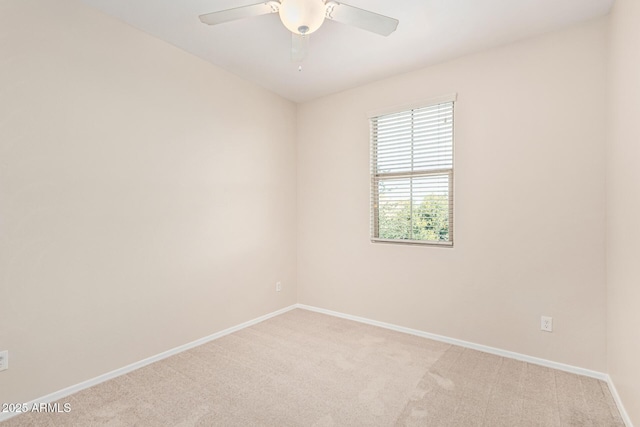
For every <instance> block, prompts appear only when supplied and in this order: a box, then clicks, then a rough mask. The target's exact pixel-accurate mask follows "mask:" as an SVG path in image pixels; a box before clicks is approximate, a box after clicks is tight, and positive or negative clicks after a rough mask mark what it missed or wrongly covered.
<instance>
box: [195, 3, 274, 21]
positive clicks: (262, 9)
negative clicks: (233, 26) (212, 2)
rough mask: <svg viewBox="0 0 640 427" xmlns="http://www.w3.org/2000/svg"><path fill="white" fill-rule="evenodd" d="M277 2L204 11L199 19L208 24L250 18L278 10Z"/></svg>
mask: <svg viewBox="0 0 640 427" xmlns="http://www.w3.org/2000/svg"><path fill="white" fill-rule="evenodd" d="M279 4H280V3H279V2H277V1H264V2H262V3H257V4H252V5H249V6H242V7H236V8H233V9H227V10H221V11H219V12H212V13H205V14H204V15H200V21H202V23H204V24H208V25H217V24H222V23H223V22H229V21H235V20H238V19H244V18H251V17H252V16H260V15H266V14H268V13H276V12H277V11H278V6H279Z"/></svg>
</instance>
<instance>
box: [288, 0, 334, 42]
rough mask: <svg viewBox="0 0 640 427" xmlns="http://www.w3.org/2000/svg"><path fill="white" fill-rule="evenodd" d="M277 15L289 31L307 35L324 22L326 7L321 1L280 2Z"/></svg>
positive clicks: (296, 0)
mask: <svg viewBox="0 0 640 427" xmlns="http://www.w3.org/2000/svg"><path fill="white" fill-rule="evenodd" d="M279 14H280V20H281V21H282V23H283V24H284V26H285V27H287V29H288V30H289V31H291V32H292V33H295V34H302V35H307V34H311V33H313V32H314V31H316V30H317V29H318V28H320V26H321V25H322V23H323V22H324V18H325V14H326V5H325V3H324V1H323V0H281V1H280V7H279Z"/></svg>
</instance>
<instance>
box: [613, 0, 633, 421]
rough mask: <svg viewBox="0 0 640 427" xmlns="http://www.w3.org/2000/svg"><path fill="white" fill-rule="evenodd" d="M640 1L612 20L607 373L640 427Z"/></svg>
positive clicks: (622, 5) (621, 7) (623, 1)
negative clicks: (639, 45)
mask: <svg viewBox="0 0 640 427" xmlns="http://www.w3.org/2000/svg"><path fill="white" fill-rule="evenodd" d="M639 22H640V2H638V1H637V0H617V1H616V4H615V6H614V9H613V12H612V15H611V39H610V50H611V52H610V72H609V79H610V98H609V100H610V104H609V106H610V120H611V121H610V123H611V125H610V134H609V141H608V152H607V287H608V299H607V301H608V310H607V313H608V317H607V340H608V347H607V350H608V371H609V373H610V375H611V377H612V378H613V381H614V384H615V385H616V388H617V389H618V392H619V393H620V396H621V398H622V401H623V403H624V405H625V408H626V410H627V412H628V413H629V415H630V417H631V419H632V421H633V422H634V424H635V425H640V362H639V361H640V227H639V225H638V219H639V218H640V165H639V164H638V162H639V160H640V121H639V114H640V55H639V54H638V42H640V26H639V25H638V23H639Z"/></svg>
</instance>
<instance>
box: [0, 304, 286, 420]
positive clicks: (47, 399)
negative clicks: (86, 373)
mask: <svg viewBox="0 0 640 427" xmlns="http://www.w3.org/2000/svg"><path fill="white" fill-rule="evenodd" d="M295 308H296V305H295V304H294V305H290V306H288V307H285V308H283V309H280V310H277V311H274V312H272V313H269V314H265V315H264V316H260V317H258V318H255V319H253V320H249V321H247V322H244V323H241V324H239V325H236V326H232V327H230V328H227V329H225V330H223V331H220V332H216V333H215V334H212V335H209V336H207V337H204V338H200V339H198V340H196V341H192V342H190V343H188V344H184V345H181V346H179V347H176V348H172V349H171V350H167V351H165V352H162V353H160V354H156V355H155V356H151V357H148V358H146V359H144V360H140V361H139V362H135V363H132V364H130V365H127V366H125V367H123V368H119V369H116V370H115V371H111V372H107V373H106V374H102V375H100V376H97V377H95V378H92V379H90V380H87V381H83V382H81V383H79V384H76V385H72V386H71V387H67V388H65V389H62V390H58V391H56V392H53V393H51V394H48V395H46V396H42V397H39V398H37V399H35V400H32V401H31V402H28V403H27V404H26V405H27V407H29V408H30V407H33V405H39V404H41V403H52V402H55V401H56V400H60V399H62V398H64V397H67V396H69V395H71V394H73V393H77V392H79V391H81V390H84V389H87V388H89V387H93V386H94V385H98V384H100V383H103V382H105V381H108V380H111V379H113V378H116V377H119V376H120V375H124V374H128V373H129V372H132V371H135V370H136V369H140V368H142V367H143V366H147V365H150V364H151V363H154V362H157V361H159V360H162V359H166V358H167V357H171V356H173V355H176V354H178V353H182V352H183V351H187V350H190V349H192V348H194V347H197V346H199V345H202V344H205V343H208V342H209V341H213V340H216V339H218V338H222V337H223V336H225V335H229V334H232V333H234V332H236V331H239V330H241V329H244V328H248V327H249V326H253V325H255V324H257V323H260V322H263V321H265V320H267V319H270V318H272V317H275V316H278V315H280V314H283V313H286V312H287V311H291V310H293V309H295ZM19 414H20V413H19V412H0V422H2V421H6V420H8V419H9V418H12V417H14V416H16V415H19Z"/></svg>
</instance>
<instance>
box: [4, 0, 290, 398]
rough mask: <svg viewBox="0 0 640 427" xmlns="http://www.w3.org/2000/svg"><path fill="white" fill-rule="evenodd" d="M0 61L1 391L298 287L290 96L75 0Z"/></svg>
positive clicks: (182, 334) (116, 358)
mask: <svg viewBox="0 0 640 427" xmlns="http://www.w3.org/2000/svg"><path fill="white" fill-rule="evenodd" d="M0 64H1V65H0V350H9V351H10V369H9V370H7V371H4V372H0V402H25V401H28V400H30V399H33V398H36V397H40V396H43V395H45V394H47V393H50V392H54V391H57V390H59V389H61V388H63V387H66V386H69V385H73V384H76V383H78V382H81V381H83V380H86V379H89V378H92V377H94V376H96V375H99V374H102V373H105V372H108V371H110V370H113V369H116V368H120V367H122V366H125V365H127V364H129V363H132V362H136V361H138V360H141V359H143V358H146V357H148V356H152V355H155V354H158V353H160V352H162V351H164V350H168V349H171V348H173V347H176V346H178V345H181V344H185V343H187V342H190V341H192V340H195V339H198V338H201V337H203V336H206V335H209V334H212V333H214V332H216V331H220V330H222V329H224V328H227V327H229V326H232V325H237V324H238V323H241V322H243V321H247V320H250V319H252V318H255V317H258V316H260V315H263V314H265V313H269V312H272V311H274V310H276V309H279V308H281V307H284V306H287V305H290V304H292V303H294V302H295V300H296V292H295V286H294V279H295V275H296V272H295V267H296V266H295V197H296V189H295V178H296V176H295V108H296V107H295V105H294V104H293V103H290V102H288V101H284V100H283V99H281V98H279V97H277V96H275V95H273V94H271V93H269V92H267V91H265V90H263V89H261V88H258V87H256V86H254V85H252V84H249V83H247V82H245V81H242V80H241V79H239V78H237V77H234V76H232V75H230V74H228V73H226V72H223V71H221V70H220V69H218V68H215V67H213V66H211V65H210V64H208V63H205V62H204V61H201V60H199V59H197V58H195V57H193V56H192V55H189V54H187V53H184V52H182V51H180V50H178V49H176V48H174V47H172V46H170V45H168V44H166V43H163V42H161V41H159V40H157V39H154V38H152V37H150V36H147V35H145V34H143V33H141V32H139V31H137V30H134V29H132V28H131V27H129V26H127V25H125V24H122V23H119V22H117V21H116V20H114V19H111V18H108V17H106V16H104V15H102V14H100V13H99V12H96V11H93V10H91V9H89V8H88V7H86V6H84V5H82V4H81V3H80V2H77V1H72V0H65V1H55V2H51V1H45V0H20V1H15V0H3V1H0ZM276 280H282V281H283V282H284V285H285V288H284V291H283V292H281V293H278V294H277V293H276V292H275V282H276Z"/></svg>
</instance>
